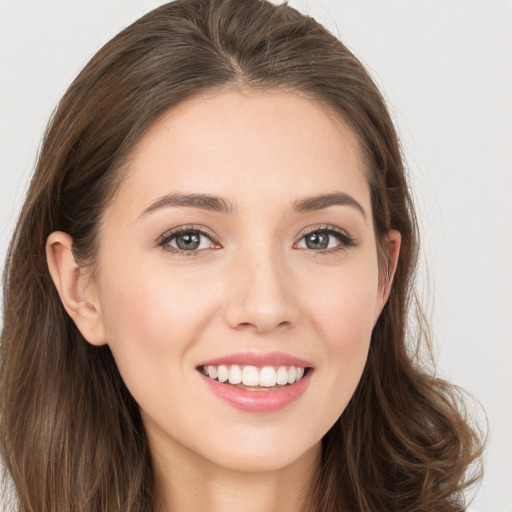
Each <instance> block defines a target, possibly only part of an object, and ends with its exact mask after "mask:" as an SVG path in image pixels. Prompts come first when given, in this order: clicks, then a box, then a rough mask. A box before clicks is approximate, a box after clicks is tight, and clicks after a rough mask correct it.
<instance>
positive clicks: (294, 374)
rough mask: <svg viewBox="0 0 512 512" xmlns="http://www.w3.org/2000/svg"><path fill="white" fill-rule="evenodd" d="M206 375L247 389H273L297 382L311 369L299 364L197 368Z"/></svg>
mask: <svg viewBox="0 0 512 512" xmlns="http://www.w3.org/2000/svg"><path fill="white" fill-rule="evenodd" d="M197 369H198V370H199V371H200V372H201V373H202V374H203V375H205V376H206V377H208V378H210V379H212V380H214V381H217V382H220V383H222V384H226V385H230V386H233V387H237V388H239V389H245V390H247V391H273V390H278V389H283V388H286V387H289V386H291V385H292V384H295V383H296V382H299V381H300V380H301V379H302V378H303V377H304V375H306V374H307V373H308V372H310V371H311V368H309V367H301V366H262V367H258V366H252V365H246V366H241V365H236V364H233V365H205V366H199V367H198V368H197Z"/></svg>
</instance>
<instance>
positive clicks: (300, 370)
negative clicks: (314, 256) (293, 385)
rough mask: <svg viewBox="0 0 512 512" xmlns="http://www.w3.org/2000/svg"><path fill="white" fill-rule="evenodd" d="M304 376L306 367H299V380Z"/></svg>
mask: <svg viewBox="0 0 512 512" xmlns="http://www.w3.org/2000/svg"><path fill="white" fill-rule="evenodd" d="M303 376H304V368H301V367H299V368H297V380H300V379H302V377H303Z"/></svg>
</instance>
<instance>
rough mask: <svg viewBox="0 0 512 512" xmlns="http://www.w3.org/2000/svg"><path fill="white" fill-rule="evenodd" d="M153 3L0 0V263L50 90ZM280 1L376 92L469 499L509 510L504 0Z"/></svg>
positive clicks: (509, 136)
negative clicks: (483, 419)
mask: <svg viewBox="0 0 512 512" xmlns="http://www.w3.org/2000/svg"><path fill="white" fill-rule="evenodd" d="M162 3H164V2H163V1H161V0H160V1H159V0H0V262H3V261H4V258H5V251H6V248H7V244H8V240H9V238H10V234H11V232H12V229H13V226H14V222H15V219H16V217H17V214H18V211H19V209H20V207H21V204H22V198H23V194H24V191H25V190H26V186H27V183H28V179H29V177H30V174H31V172H32V169H33V165H34V161H35V156H36V153H37V150H38V146H39V143H40V140H41V136H42V133H43V130H44V127H45V124H46V122H47V120H48V118H49V116H50V114H51V112H52V110H53V109H54V107H55V105H56V103H57V101H58V100H59V98H60V96H61V95H62V94H63V92H64V91H65V89H66V87H67V86H68V84H69V83H70V82H71V80H72V79H73V78H74V77H75V76H76V74H77V73H78V71H79V70H80V68H81V67H82V66H83V65H84V64H85V63H86V62H87V60H88V59H89V58H90V57H91V56H92V55H93V53H94V52H95V51H96V50H98V49H99V48H100V46H101V45H102V44H103V43H105V42H106V41H107V40H108V39H110V38H111V37H112V36H113V35H115V34H116V33H117V32H118V31H119V30H120V29H121V28H123V27H124V26H126V25H127V24H128V23H130V22H131V21H133V20H134V19H136V18H137V17H138V16H139V15H141V14H143V13H144V12H146V11H148V10H150V9H151V8H153V7H155V6H157V5H160V4H162ZM290 3H291V5H293V6H296V7H298V8H299V9H300V10H302V11H303V12H307V13H310V14H311V15H314V16H315V17H316V18H317V19H319V21H321V22H322V23H324V24H325V25H327V26H328V28H329V29H330V30H331V31H333V32H335V33H336V34H338V35H339V36H340V37H341V39H342V40H343V41H344V42H345V43H346V44H347V45H348V46H349V47H350V48H351V49H352V50H353V51H354V52H355V53H356V54H357V55H358V56H359V57H360V58H361V59H362V60H363V62H364V63H365V64H366V65H367V66H368V67H369V69H370V70H371V72H372V74H373V76H374V77H375V79H376V80H377V82H378V84H379V85H380V86H381V88H382V90H383V92H384V94H385V96H386V98H387V100H388V102H389V105H390V108H391V111H392V113H393V116H394V119H395V121H396V123H397V126H398V129H399V132H400V135H401V138H402V143H403V147H404V152H405V156H406V159H407V162H408V165H409V168H410V170H411V174H412V185H413V187H414V193H415V197H416V199H417V203H418V207H419V210H420V212H419V213H420V221H421V225H422V230H423V261H424V263H426V265H424V266H423V267H422V270H421V274H420V277H421V279H420V281H421V283H422V284H423V289H424V295H425V296H426V300H427V303H428V304H430V306H431V311H432V323H433V328H434V333H435V338H436V343H437V353H438V361H439V375H441V376H443V377H446V378H448V379H449V380H451V381H453V382H455V383H457V384H459V385H461V386H462V387H464V388H465V389H467V390H468V391H469V392H471V393H472V394H473V395H474V397H475V398H476V399H477V400H479V401H480V402H481V403H482V404H483V406H484V408H485V410H486V412H487V416H488V421H489V431H490V434H489V443H488V449H487V452H486V476H485V479H484V482H483V484H482V486H481V488H480V489H479V490H478V491H477V493H476V498H475V500H474V503H473V505H472V506H471V508H470V510H471V511H472V512H490V511H492V512H510V511H512V467H511V466H512V371H511V366H512V325H511V324H512V322H511V316H512V263H511V262H512V250H511V246H512V229H511V228H512V225H511V224H512V223H511V217H512V216H511V213H512V210H511V199H512V198H511V192H512V183H511V174H512V172H511V169H512V149H511V147H512V2H511V1H510V0H479V1H477V0H429V1H421V2H420V1H417V2H413V1H411V0H373V1H370V0H357V1H356V0H351V1H347V0H342V1H340V0H310V1H306V0H303V1H300V0H297V1H291V2H290ZM427 267H428V270H427Z"/></svg>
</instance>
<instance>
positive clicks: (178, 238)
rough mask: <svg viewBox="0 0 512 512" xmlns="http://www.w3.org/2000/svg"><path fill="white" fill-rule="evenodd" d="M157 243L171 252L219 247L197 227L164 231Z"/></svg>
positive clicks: (190, 251) (192, 251)
mask: <svg viewBox="0 0 512 512" xmlns="http://www.w3.org/2000/svg"><path fill="white" fill-rule="evenodd" d="M158 245H159V246H161V247H163V248H164V249H167V250H170V251H173V252H188V253H196V252H199V251H202V250H204V249H210V248H218V247H219V245H218V244H216V243H215V242H214V241H213V240H212V237H211V236H210V235H209V234H208V233H206V232H205V231H203V230H202V229H198V228H179V229H175V230H173V231H171V232H169V233H166V234H165V235H164V236H163V237H162V239H161V241H160V242H159V244H158Z"/></svg>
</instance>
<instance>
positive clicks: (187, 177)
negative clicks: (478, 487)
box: [0, 0, 481, 512]
mask: <svg viewBox="0 0 512 512" xmlns="http://www.w3.org/2000/svg"><path fill="white" fill-rule="evenodd" d="M417 246H418V242H417V233H416V224H415V218H414V209H413V205H412V203H411V200H410V196H409V192H408V188H407V183H406V180H405V175H404V169H403V164H402V161H401V156H400V151H399V145H398V140H397V136H396V133H395V130H394V128H393V125H392V122H391V120H390V117H389V115H388V113H387V110H386V107H385V104H384V102H383V100H382V97H381V95H380V94H379V92H378V90H377V88H376V86H375V84H374V83H373V82H372V80H371V79H370V77H369V76H368V74H367V73H366V71H365V70H364V68H363V67H362V65H361V64H360V63H359V62H358V61H357V59H356V58H355V57H354V56H353V55H352V54H351V53H350V52H349V51H348V50H347V49H346V48H345V47H344V46H343V45H342V44H341V43H340V42H339V41H338V40H336V39H335V38H334V37H333V36H332V35H330V34H329V33H328V32H327V31H326V30H325V29H323V28H322V27H321V26H319V25H318V24H317V23H316V22H315V21H314V20H312V19H310V18H307V17H304V16H302V15H300V14H299V13H297V12H296V11H294V10H293V9H291V8H290V7H287V6H285V5H283V6H279V7H277V6H274V5H272V4H270V3H268V2H262V1H252V0H251V1H247V0H244V1H237V0H211V1H204V0H178V1H177V2H173V3H170V4H167V5H165V6H162V7H161V8H159V9H156V10H155V11H153V12H152V13H150V14H148V15H146V16H145V17H143V18H141V19H140V20H139V21H138V22H136V23H135V24H134V25H132V26H131V27H128V28H127V29H126V30H124V31H123V32H122V33H121V34H119V35H118V36H116V37H115V38H114V39H113V40H112V41H111V42H110V43H108V44H107V45H106V46H105V47H104V48H103V49H102V50H100V51H99V52H98V54H97V55H96V56H95V57H94V58H93V59H92V60H91V62H90V63H89V64H88V65H87V66H86V67H85V68H84V70H83V71H82V72H81V73H80V75H79V76H78V78H77V79H76V80H75V82H74V83H73V84H72V85H71V87H70V88H69V90H68V92H67V93H66V95H65V96H64V98H63V99H62V101H61V103H60V105H59V107H58V109H57V111H56V113H55V115H54V117H53V119H52V121H51V125H50V127H49V129H48V132H47V134H46V137H45V141H44V144H43V147H42V151H41V155H40V158H39V162H38V165H37V168H36V172H35V175H34V178H33V180H32V183H31V186H30V190H29V192H28V196H27V199H26V202H25V205H24V208H23V211H22V213H21V217H20V220H19V223H18V226H17V229H16V232H15V235H14V238H13V242H12V245H11V249H10V252H9V256H8V259H7V265H6V274H5V276H6V278H5V283H4V290H5V291H4V293H5V302H4V304H5V316H4V329H3V332H2V349H1V350H2V353H1V358H2V374H1V381H0V386H1V397H2V398H1V418H2V420H1V421H2V423H1V446H2V456H3V459H4V462H5V465H6V468H7V470H8V473H9V475H10V477H11V479H12V482H13V484H14V488H15V493H16V497H17V507H18V509H19V510H20V511H29V510H37V511H53V510H66V511H67V510H76V511H99V510H102V511H109V512H110V511H127V510H128V511H150V510H156V511H167V510H176V511H180V510H187V511H188V510H240V509H243V510H254V511H257V510H264V509H265V510H280V511H286V510H305V511H343V510H361V511H382V510H386V511H393V510H396V511H404V510H408V511H409V510H411V511H412V510H418V511H419V510H436V511H455V510H464V496H463V491H464V489H465V488H466V486H467V485H469V484H470V483H472V481H473V480H474V478H475V476H474V475H471V474H468V468H469V467H470V465H471V464H472V463H473V462H474V461H476V460H477V459H478V456H479V454H480V451H481V445H480V442H479V440H478V437H477V435H476V434H475V432H473V430H472V429H471V428H470V427H469V425H468V424H467V422H466V421H465V419H464V416H463V414H462V412H460V410H459V405H460V400H459V394H458V392H457V391H456V390H455V388H453V387H451V386H450V385H449V384H447V383H446V382H443V381H440V380H438V379H436V378H434V377H432V376H431V375H429V374H428V373H427V372H425V370H424V369H423V367H422V365H421V362H420V361H417V360H416V358H415V357H414V354H416V352H415V347H413V346H411V340H408V339H407V338H406V334H407V333H406V320H407V314H408V311H409V306H410V305H411V301H412V298H413V296H412V285H413V283H412V278H413V276H414V269H415V263H416V254H417ZM420 317H421V315H420ZM424 332H427V331H426V330H424ZM425 341H427V342H428V340H425Z"/></svg>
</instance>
